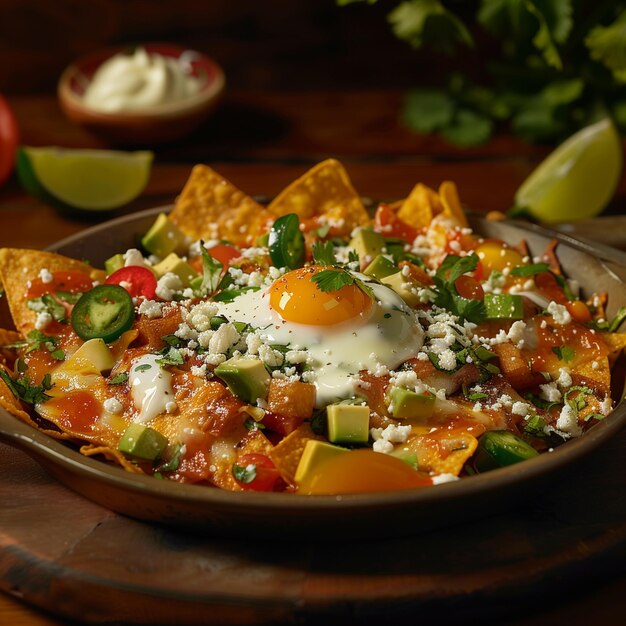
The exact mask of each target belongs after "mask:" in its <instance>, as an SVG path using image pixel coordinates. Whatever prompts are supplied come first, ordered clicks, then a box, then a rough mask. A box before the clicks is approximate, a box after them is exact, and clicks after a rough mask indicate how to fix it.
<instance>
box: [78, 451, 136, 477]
mask: <svg viewBox="0 0 626 626" xmlns="http://www.w3.org/2000/svg"><path fill="white" fill-rule="evenodd" d="M80 453H81V454H82V455H84V456H95V455H97V454H101V455H102V456H104V458H105V459H107V461H113V462H115V463H117V464H118V465H121V466H122V467H123V468H124V469H125V470H126V471H127V472H132V473H133V474H144V473H145V472H144V471H143V470H142V469H141V468H140V467H139V466H138V465H136V464H135V463H132V462H131V461H129V460H128V459H127V458H126V457H125V456H124V455H123V454H122V453H121V452H120V451H119V450H117V449H116V448H112V447H109V446H98V445H94V444H87V445H85V446H81V448H80Z"/></svg>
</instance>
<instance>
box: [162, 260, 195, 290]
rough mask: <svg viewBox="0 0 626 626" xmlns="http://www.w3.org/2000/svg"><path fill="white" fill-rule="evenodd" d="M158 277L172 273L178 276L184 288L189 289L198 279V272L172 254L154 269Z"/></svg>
mask: <svg viewBox="0 0 626 626" xmlns="http://www.w3.org/2000/svg"><path fill="white" fill-rule="evenodd" d="M152 269H153V270H154V272H155V273H156V275H157V277H158V278H160V277H161V276H163V275H165V274H167V272H172V274H176V276H178V278H180V280H181V281H182V283H183V286H184V287H188V286H189V285H190V284H191V281H192V280H193V279H194V278H198V272H196V270H195V269H194V268H193V267H191V265H189V263H187V261H183V260H182V259H181V258H180V257H179V256H178V255H177V254H176V253H175V252H170V253H169V254H168V255H167V256H166V257H165V258H164V259H163V260H162V261H161V262H160V263H157V264H156V265H155V266H153V268H152Z"/></svg>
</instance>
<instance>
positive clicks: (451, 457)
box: [404, 429, 478, 476]
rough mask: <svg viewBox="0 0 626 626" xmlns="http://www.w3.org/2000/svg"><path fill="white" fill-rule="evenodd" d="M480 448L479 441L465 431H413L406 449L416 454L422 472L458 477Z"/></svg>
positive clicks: (405, 446) (405, 445)
mask: <svg viewBox="0 0 626 626" xmlns="http://www.w3.org/2000/svg"><path fill="white" fill-rule="evenodd" d="M477 446H478V439H476V437H474V436H473V435H470V434H469V433H468V432H465V431H463V430H459V429H454V430H447V429H446V430H437V431H434V432H429V433H420V431H417V432H416V431H415V430H414V431H413V433H412V434H411V436H410V437H409V439H408V441H407V442H406V444H404V448H406V449H408V450H409V451H410V452H413V453H415V455H416V457H417V466H418V469H419V470H421V471H425V472H429V473H433V474H454V475H455V476H458V475H459V474H460V473H461V470H462V469H463V465H465V462H466V461H467V459H469V458H470V457H471V456H472V454H474V452H475V450H476V447H477Z"/></svg>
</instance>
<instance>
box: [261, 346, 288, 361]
mask: <svg viewBox="0 0 626 626" xmlns="http://www.w3.org/2000/svg"><path fill="white" fill-rule="evenodd" d="M259 358H260V359H261V361H263V363H265V364H266V365H269V367H279V366H280V365H282V364H283V362H284V360H285V357H284V356H283V353H282V352H279V351H278V350H274V349H273V348H272V347H271V346H268V345H266V344H262V345H261V346H259Z"/></svg>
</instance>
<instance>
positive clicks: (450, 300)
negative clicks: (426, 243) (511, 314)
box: [434, 254, 486, 324]
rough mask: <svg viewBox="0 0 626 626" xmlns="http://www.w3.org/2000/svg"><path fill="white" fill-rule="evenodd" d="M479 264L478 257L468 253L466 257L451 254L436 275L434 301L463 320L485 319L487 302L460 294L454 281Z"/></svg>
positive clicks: (477, 322)
mask: <svg viewBox="0 0 626 626" xmlns="http://www.w3.org/2000/svg"><path fill="white" fill-rule="evenodd" d="M477 265H478V257H477V256H476V255H475V254H468V255H467V256H464V257H459V256H455V255H453V254H449V255H448V256H447V257H446V258H445V259H444V260H443V263H442V264H441V266H440V267H439V269H438V270H437V273H436V274H435V276H434V281H435V285H436V289H435V301H434V303H435V304H436V305H437V306H438V307H440V308H442V309H446V310H447V311H450V313H452V314H454V315H456V316H457V317H458V318H459V319H460V320H461V321H462V320H467V321H469V322H474V323H475V324H479V323H480V322H482V321H483V320H484V319H485V315H486V312H485V304H484V302H482V300H470V299H468V298H463V297H461V296H459V294H458V292H457V290H456V287H455V286H454V281H456V279H457V278H459V277H460V276H462V275H463V274H466V273H467V272H472V271H474V270H475V269H476V266H477Z"/></svg>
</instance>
